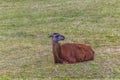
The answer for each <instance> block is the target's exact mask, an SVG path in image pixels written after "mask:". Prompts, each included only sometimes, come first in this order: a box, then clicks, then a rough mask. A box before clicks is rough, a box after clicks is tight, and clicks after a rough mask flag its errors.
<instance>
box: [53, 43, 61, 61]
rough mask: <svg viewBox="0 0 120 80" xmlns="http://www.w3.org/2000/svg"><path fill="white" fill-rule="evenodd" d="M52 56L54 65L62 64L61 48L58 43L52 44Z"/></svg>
mask: <svg viewBox="0 0 120 80" xmlns="http://www.w3.org/2000/svg"><path fill="white" fill-rule="evenodd" d="M53 55H54V61H55V63H62V60H61V57H60V55H61V47H60V43H58V42H57V43H56V42H53Z"/></svg>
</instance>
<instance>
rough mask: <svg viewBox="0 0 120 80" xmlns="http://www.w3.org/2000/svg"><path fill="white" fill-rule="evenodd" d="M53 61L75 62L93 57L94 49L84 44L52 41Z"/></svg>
mask: <svg viewBox="0 0 120 80" xmlns="http://www.w3.org/2000/svg"><path fill="white" fill-rule="evenodd" d="M53 55H54V61H55V63H77V62H84V61H89V60H93V59H94V51H93V50H92V49H91V47H90V46H86V45H84V44H75V43H65V44H62V45H60V44H59V43H53Z"/></svg>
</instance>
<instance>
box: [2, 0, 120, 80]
mask: <svg viewBox="0 0 120 80" xmlns="http://www.w3.org/2000/svg"><path fill="white" fill-rule="evenodd" d="M54 32H58V33H61V34H63V35H65V37H66V40H65V41H63V42H61V43H66V42H75V43H83V44H87V45H90V46H92V48H93V49H94V51H95V60H94V61H89V62H84V63H78V64H63V65H61V64H57V65H56V64H54V61H53V54H52V49H51V47H52V46H51V39H49V38H48V35H50V34H52V33H54ZM39 78H47V79H45V80H54V79H56V80H59V79H57V78H62V80H63V79H64V80H71V79H72V78H77V79H78V78H81V79H83V80H88V79H92V80H93V79H95V80H97V79H98V80H99V79H100V80H101V79H103V80H110V79H120V0H0V80H11V79H28V80H29V79H30V80H31V79H39ZM52 78H53V79H52Z"/></svg>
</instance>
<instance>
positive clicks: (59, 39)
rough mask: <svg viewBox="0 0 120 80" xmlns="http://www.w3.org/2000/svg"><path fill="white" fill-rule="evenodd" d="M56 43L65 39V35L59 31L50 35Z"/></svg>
mask: <svg viewBox="0 0 120 80" xmlns="http://www.w3.org/2000/svg"><path fill="white" fill-rule="evenodd" d="M50 37H51V38H52V40H53V42H54V43H58V41H61V40H64V39H65V37H64V36H63V35H61V34H59V33H53V34H52V35H50Z"/></svg>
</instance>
